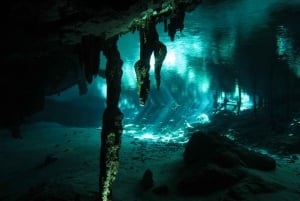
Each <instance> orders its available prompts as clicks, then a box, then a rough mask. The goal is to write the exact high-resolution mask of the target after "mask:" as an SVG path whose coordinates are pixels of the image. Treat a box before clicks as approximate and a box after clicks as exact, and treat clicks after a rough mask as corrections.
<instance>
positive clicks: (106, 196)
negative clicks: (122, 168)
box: [99, 37, 123, 201]
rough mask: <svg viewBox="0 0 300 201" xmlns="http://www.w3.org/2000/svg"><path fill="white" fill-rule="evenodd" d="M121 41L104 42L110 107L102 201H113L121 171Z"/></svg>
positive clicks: (105, 117)
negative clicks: (116, 182) (118, 46)
mask: <svg viewBox="0 0 300 201" xmlns="http://www.w3.org/2000/svg"><path fill="white" fill-rule="evenodd" d="M117 40H118V37H114V38H111V39H108V40H106V41H105V42H104V47H103V53H104V55H105V56H106V58H107V63H106V70H105V76H106V83H107V100H106V104H107V107H106V109H105V111H104V114H103V123H102V125H103V127H102V131H101V149H100V175H99V188H100V189H99V190H100V191H99V192H100V200H101V201H111V200H112V184H113V182H114V180H115V178H116V175H117V173H118V167H119V151H120V146H121V135H122V132H123V127H122V119H123V114H122V112H121V111H120V109H119V107H118V102H119V98H120V93H121V78H122V65H123V61H122V60H121V58H120V53H119V51H118V48H117Z"/></svg>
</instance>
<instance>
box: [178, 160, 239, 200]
mask: <svg viewBox="0 0 300 201" xmlns="http://www.w3.org/2000/svg"><path fill="white" fill-rule="evenodd" d="M188 171H190V170H188ZM244 175H245V174H244V172H243V171H241V170H239V169H224V168H220V167H218V166H216V165H209V166H206V167H200V168H198V169H196V170H195V169H194V170H192V171H190V174H189V175H186V176H184V177H183V178H182V179H181V180H180V182H179V183H178V185H177V190H178V192H179V194H181V195H184V196H194V195H208V194H210V193H213V192H216V191H219V190H222V189H225V188H227V187H230V186H232V185H234V184H236V183H237V182H238V181H240V180H241V179H242V178H243V177H244Z"/></svg>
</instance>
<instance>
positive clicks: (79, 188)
mask: <svg viewBox="0 0 300 201" xmlns="http://www.w3.org/2000/svg"><path fill="white" fill-rule="evenodd" d="M22 135H23V139H13V138H11V136H10V134H9V132H8V131H6V130H1V132H0V164H1V165H0V200H1V201H13V200H22V199H23V200H26V199H25V198H20V196H22V195H24V194H26V193H28V192H31V193H32V194H33V193H34V192H35V193H36V194H38V193H41V192H42V191H43V192H45V188H47V189H46V190H47V193H48V194H49V195H50V194H52V196H53V197H55V196H60V197H68V196H69V197H73V198H74V195H76V196H75V197H76V199H77V200H79V201H85V200H86V201H88V200H93V199H94V197H95V194H97V192H98V175H99V150H100V130H99V129H96V128H74V127H65V126H62V125H59V124H55V123H48V122H39V123H34V124H30V125H24V126H23V127H22ZM184 147H185V144H184V143H178V144H177V143H174V142H172V143H168V142H160V141H155V142H154V141H150V140H142V139H137V138H134V137H133V136H132V135H128V134H124V135H123V138H122V147H121V152H120V167H119V173H118V177H117V179H116V181H115V183H114V185H113V198H114V200H116V201H118V200H122V201H154V200H156V201H157V200H164V201H166V200H170V201H171V200H172V201H179V200H180V201H182V200H188V201H189V200H190V201H196V200H197V201H198V200H201V201H202V200H203V201H219V200H222V199H223V197H224V193H225V192H226V190H224V191H220V192H217V193H213V194H211V195H208V196H197V197H188V198H187V197H181V196H178V195H177V194H176V191H175V185H174V184H175V181H176V179H177V175H178V174H179V173H180V171H181V169H182V167H183V151H184ZM294 157H296V156H294ZM298 157H299V156H298ZM46 160H48V162H49V163H47V165H44V164H45V161H46ZM276 161H277V164H278V165H277V169H276V170H275V171H272V172H261V171H255V170H249V171H251V173H253V174H255V175H258V176H259V177H261V178H263V179H264V180H267V181H269V182H273V183H278V184H280V185H283V186H284V188H283V189H282V190H280V191H277V192H273V193H261V194H255V195H253V194H252V195H251V194H249V195H247V196H248V197H246V198H245V199H244V200H247V201H250V200H251V201H252V200H253V201H260V200H263V201H297V200H300V160H298V159H296V160H291V158H290V157H284V158H279V157H278V158H276ZM147 169H150V170H151V171H152V172H153V179H154V186H156V187H157V186H162V185H167V186H168V187H169V194H168V195H167V196H161V195H156V194H153V193H152V192H151V191H146V192H145V191H141V190H140V181H141V178H142V176H143V174H144V172H145V170H147ZM39 189H40V191H39ZM41 189H42V190H41ZM76 199H75V198H74V199H73V200H76ZM32 200H34V199H32ZM63 200H65V199H63ZM66 200H67V199H66Z"/></svg>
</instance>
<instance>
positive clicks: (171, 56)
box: [164, 49, 176, 66]
mask: <svg viewBox="0 0 300 201" xmlns="http://www.w3.org/2000/svg"><path fill="white" fill-rule="evenodd" d="M175 62H176V56H175V50H174V49H171V50H170V51H169V52H167V55H166V58H165V60H164V64H165V65H168V66H174V65H175Z"/></svg>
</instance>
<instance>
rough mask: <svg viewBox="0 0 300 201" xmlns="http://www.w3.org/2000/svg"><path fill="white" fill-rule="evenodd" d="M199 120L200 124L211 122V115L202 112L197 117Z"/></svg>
mask: <svg viewBox="0 0 300 201" xmlns="http://www.w3.org/2000/svg"><path fill="white" fill-rule="evenodd" d="M197 120H198V122H199V123H200V124H207V123H209V122H210V120H209V117H208V115H207V114H205V113H202V114H200V115H199V116H198V117H197Z"/></svg>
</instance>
